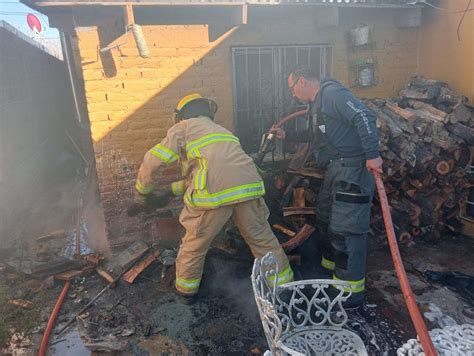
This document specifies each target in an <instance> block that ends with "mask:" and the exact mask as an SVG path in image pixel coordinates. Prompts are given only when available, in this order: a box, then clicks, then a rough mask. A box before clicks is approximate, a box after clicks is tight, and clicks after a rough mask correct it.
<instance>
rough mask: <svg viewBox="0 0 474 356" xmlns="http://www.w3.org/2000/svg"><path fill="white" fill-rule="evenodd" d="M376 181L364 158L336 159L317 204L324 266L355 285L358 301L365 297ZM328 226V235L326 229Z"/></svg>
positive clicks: (354, 289) (354, 298)
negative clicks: (368, 238) (371, 212)
mask: <svg viewBox="0 0 474 356" xmlns="http://www.w3.org/2000/svg"><path fill="white" fill-rule="evenodd" d="M374 191H375V183H374V178H373V176H372V174H371V173H369V171H368V170H367V168H366V166H365V160H362V159H360V158H359V159H357V158H355V159H350V158H345V159H338V160H333V161H332V162H331V163H330V164H329V166H328V169H327V171H326V176H325V179H324V182H323V185H322V187H321V190H320V192H319V195H318V198H317V202H316V204H317V205H316V216H317V218H318V220H319V221H320V227H321V226H322V227H323V228H322V229H321V230H322V231H321V232H322V233H323V235H325V236H324V239H323V241H322V242H323V243H322V259H321V265H322V266H323V267H324V268H326V269H328V270H332V271H333V272H332V278H333V279H336V280H344V281H347V282H349V283H350V284H351V285H352V293H353V297H352V298H351V299H352V300H353V301H354V302H356V301H359V300H362V299H363V297H364V294H365V272H366V261H367V233H368V231H369V225H370V205H371V201H372V197H373V195H374ZM325 227H327V233H326V234H325V233H324V232H325V231H324V230H325Z"/></svg>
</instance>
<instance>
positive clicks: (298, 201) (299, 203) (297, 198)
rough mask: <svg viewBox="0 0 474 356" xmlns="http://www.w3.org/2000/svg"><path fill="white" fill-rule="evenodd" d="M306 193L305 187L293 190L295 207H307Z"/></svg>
mask: <svg viewBox="0 0 474 356" xmlns="http://www.w3.org/2000/svg"><path fill="white" fill-rule="evenodd" d="M304 191H305V189H304V188H303V187H298V188H295V189H294V190H293V207H295V208H296V207H298V208H304V207H305V205H306V204H305V199H304Z"/></svg>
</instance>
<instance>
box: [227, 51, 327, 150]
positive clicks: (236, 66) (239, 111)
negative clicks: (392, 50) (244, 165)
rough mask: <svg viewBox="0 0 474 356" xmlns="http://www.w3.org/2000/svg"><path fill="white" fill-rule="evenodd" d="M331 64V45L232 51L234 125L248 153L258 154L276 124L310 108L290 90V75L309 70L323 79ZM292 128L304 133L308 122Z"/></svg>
mask: <svg viewBox="0 0 474 356" xmlns="http://www.w3.org/2000/svg"><path fill="white" fill-rule="evenodd" d="M331 63H332V47H331V46H328V45H306V46H263V47H233V48H232V71H233V73H232V74H233V78H232V79H233V95H234V123H235V128H236V132H237V135H238V136H239V138H240V142H241V143H242V147H243V148H244V150H245V151H246V152H247V153H253V152H257V151H258V148H259V145H260V141H261V139H262V135H263V134H264V133H265V132H267V130H268V129H269V128H270V127H271V126H272V124H273V123H275V122H278V121H279V120H280V118H282V117H284V116H286V115H288V114H290V113H292V112H295V111H297V110H302V109H304V108H305V107H306V105H303V104H301V103H299V102H298V101H297V100H296V99H294V98H293V97H292V95H291V93H290V91H289V90H288V86H287V78H288V74H289V72H290V71H291V70H292V69H293V68H295V67H297V66H306V67H310V68H312V69H313V70H314V71H315V72H316V73H317V74H318V75H319V78H320V79H321V78H324V77H326V76H328V75H330V74H331ZM289 125H291V126H290V127H291V128H293V129H304V128H305V127H307V126H306V125H307V122H306V120H305V119H298V120H296V121H294V122H292V123H291V124H289ZM280 152H281V149H280Z"/></svg>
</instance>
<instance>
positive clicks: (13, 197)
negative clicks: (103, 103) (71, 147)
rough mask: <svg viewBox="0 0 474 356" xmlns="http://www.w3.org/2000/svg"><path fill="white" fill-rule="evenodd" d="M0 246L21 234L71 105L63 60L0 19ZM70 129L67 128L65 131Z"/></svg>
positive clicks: (48, 176)
mask: <svg viewBox="0 0 474 356" xmlns="http://www.w3.org/2000/svg"><path fill="white" fill-rule="evenodd" d="M0 83H1V87H0V201H1V204H0V244H1V245H2V247H5V246H8V245H9V243H11V242H13V241H14V240H15V239H16V238H18V237H19V236H20V232H21V231H22V230H23V229H24V227H25V225H26V222H27V218H28V216H29V214H31V213H32V212H33V211H34V209H37V206H38V205H37V202H38V201H39V200H40V199H41V198H43V197H42V196H41V194H42V192H43V189H44V187H45V186H46V184H49V186H51V185H53V184H54V182H55V181H56V180H57V178H58V176H60V172H57V171H55V167H57V164H58V161H59V157H60V155H61V153H64V146H65V145H66V146H68V143H67V141H65V132H64V130H65V129H66V128H68V127H71V125H72V123H73V122H74V111H73V110H74V106H73V101H72V96H71V91H70V86H69V80H68V74H67V70H66V67H65V65H64V63H63V62H62V61H60V60H58V59H57V58H55V57H53V56H51V55H49V54H48V53H46V52H45V51H44V50H42V49H40V48H39V46H38V45H34V44H32V43H31V40H30V39H28V38H26V36H24V35H21V34H20V33H18V32H17V31H16V30H15V29H14V28H13V27H11V26H9V25H8V24H6V23H4V22H0ZM70 130H71V129H70Z"/></svg>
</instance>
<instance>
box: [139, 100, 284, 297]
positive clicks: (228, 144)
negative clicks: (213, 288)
mask: <svg viewBox="0 0 474 356" xmlns="http://www.w3.org/2000/svg"><path fill="white" fill-rule="evenodd" d="M216 111H217V105H216V104H215V103H214V102H213V101H212V100H209V99H206V98H203V97H201V95H199V94H191V95H188V96H186V97H184V98H183V99H181V100H180V102H179V103H178V105H177V107H176V110H175V118H176V119H177V120H176V121H177V123H176V124H175V125H174V126H172V127H171V128H170V129H169V130H168V133H167V135H166V137H165V139H164V140H163V141H162V142H161V143H159V144H158V145H156V146H154V147H153V148H152V149H151V150H149V151H148V152H147V153H146V155H145V158H144V160H143V163H142V165H141V167H140V169H139V172H138V178H137V181H136V185H135V188H136V191H137V194H136V195H137V197H136V201H137V200H138V201H140V200H143V198H144V197H146V196H147V194H150V193H151V192H152V191H153V189H154V188H156V186H155V184H154V182H153V181H152V172H153V171H155V170H156V169H158V168H160V166H162V165H169V164H172V163H173V162H176V161H178V162H179V163H180V164H181V167H182V168H183V176H184V179H183V180H182V181H179V182H174V183H172V186H171V188H172V192H173V194H174V195H184V202H185V207H184V209H183V211H182V212H181V215H180V218H179V221H180V223H181V224H182V225H183V227H184V228H185V229H186V234H185V236H184V237H183V239H182V241H181V245H180V248H179V252H178V257H177V259H176V284H175V287H176V290H177V291H178V293H179V294H181V295H183V296H185V297H192V296H194V295H196V294H197V292H198V290H199V285H200V283H201V277H202V273H203V267H204V259H205V257H206V253H207V251H208V249H209V247H210V245H211V242H212V240H213V239H214V237H215V236H216V235H217V234H218V233H219V231H220V230H221V229H222V228H223V226H224V224H225V223H226V222H227V221H228V220H229V219H231V218H232V220H233V222H234V224H235V225H236V226H237V227H238V229H239V231H240V233H241V234H242V236H243V238H244V239H245V242H246V243H247V244H248V245H249V246H250V249H251V251H252V253H253V255H254V256H255V257H257V258H261V257H262V256H264V255H265V254H266V253H267V252H269V251H272V252H273V254H274V256H275V258H276V260H277V264H278V267H279V279H278V284H282V283H286V282H289V281H292V280H293V271H292V270H291V267H290V265H289V262H288V259H287V257H286V255H285V252H284V251H283V249H282V248H281V246H280V244H279V243H278V240H277V239H276V237H275V235H274V234H273V232H272V230H271V228H270V225H269V224H268V221H267V218H268V215H269V212H268V208H267V206H266V204H265V202H264V200H263V198H262V196H263V195H264V194H265V188H264V185H263V181H262V179H261V177H260V176H259V174H258V173H257V169H256V167H255V165H254V163H253V161H252V159H251V158H250V157H249V156H248V155H247V154H246V153H245V152H244V151H243V150H242V148H241V146H240V142H239V139H238V138H237V137H236V136H234V135H232V133H231V132H230V131H228V130H226V129H225V128H223V127H222V126H220V125H218V124H216V123H215V122H214V121H213V119H214V114H215V112H216Z"/></svg>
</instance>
